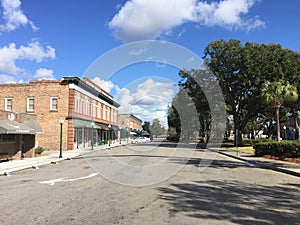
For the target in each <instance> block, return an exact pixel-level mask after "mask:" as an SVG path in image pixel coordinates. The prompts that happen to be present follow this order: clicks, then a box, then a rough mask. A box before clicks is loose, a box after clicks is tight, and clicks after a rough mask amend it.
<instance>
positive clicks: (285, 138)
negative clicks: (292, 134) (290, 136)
mask: <svg viewBox="0 0 300 225" xmlns="http://www.w3.org/2000/svg"><path fill="white" fill-rule="evenodd" d="M283 130H284V140H287V136H286V126H283Z"/></svg>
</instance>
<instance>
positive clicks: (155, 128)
mask: <svg viewBox="0 0 300 225" xmlns="http://www.w3.org/2000/svg"><path fill="white" fill-rule="evenodd" d="M150 133H151V134H153V135H155V136H156V137H157V136H158V135H163V134H165V128H164V127H163V125H161V122H160V120H159V119H157V118H156V119H153V121H152V124H151V125H150Z"/></svg>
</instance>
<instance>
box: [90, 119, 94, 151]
mask: <svg viewBox="0 0 300 225" xmlns="http://www.w3.org/2000/svg"><path fill="white" fill-rule="evenodd" d="M91 126H92V138H91V144H92V148H91V150H94V126H95V122H94V121H92V122H91Z"/></svg>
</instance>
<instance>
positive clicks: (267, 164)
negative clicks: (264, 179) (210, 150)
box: [218, 148, 300, 177]
mask: <svg viewBox="0 0 300 225" xmlns="http://www.w3.org/2000/svg"><path fill="white" fill-rule="evenodd" d="M218 152H219V154H222V155H226V156H229V157H232V158H235V159H238V160H242V161H244V162H247V163H248V164H249V165H253V166H257V167H260V168H266V169H270V170H274V171H277V172H282V173H286V174H290V175H293V176H297V177H300V163H291V162H286V161H282V160H275V159H266V158H263V157H255V156H254V155H253V154H249V153H243V152H237V151H233V150H228V149H223V148H222V149H219V151H218Z"/></svg>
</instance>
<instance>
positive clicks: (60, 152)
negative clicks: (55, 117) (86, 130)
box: [59, 117, 64, 158]
mask: <svg viewBox="0 0 300 225" xmlns="http://www.w3.org/2000/svg"><path fill="white" fill-rule="evenodd" d="M63 123H64V118H63V117H60V118H59V124H60V141H59V158H62V126H63Z"/></svg>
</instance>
